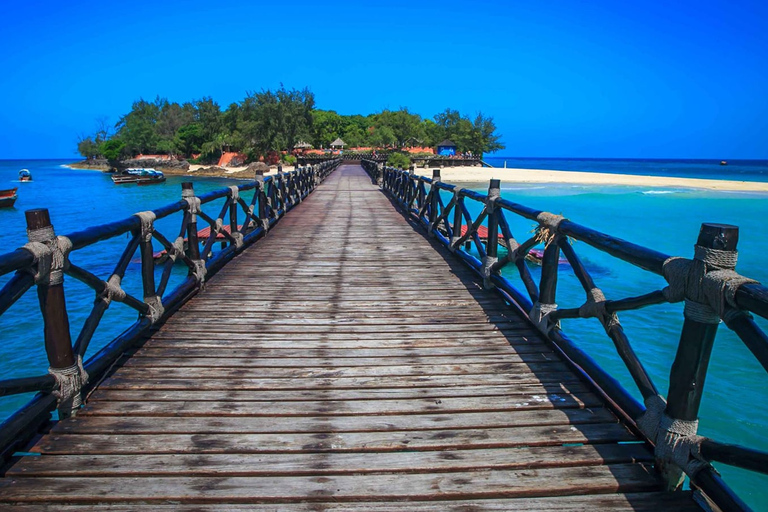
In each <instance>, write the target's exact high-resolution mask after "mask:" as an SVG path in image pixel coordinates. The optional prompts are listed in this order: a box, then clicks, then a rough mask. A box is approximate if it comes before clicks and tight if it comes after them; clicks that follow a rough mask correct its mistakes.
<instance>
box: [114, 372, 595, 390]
mask: <svg viewBox="0 0 768 512" xmlns="http://www.w3.org/2000/svg"><path fill="white" fill-rule="evenodd" d="M574 382H580V380H579V378H578V377H577V376H576V375H574V374H573V372H570V371H566V372H548V373H537V374H534V373H504V374H502V373H488V374H473V375H406V376H403V375H400V376H383V377H351V378H344V377H334V378H329V377H325V378H318V377H308V378H273V379H264V378H262V379H258V378H254V379H245V378H210V379H203V378H194V377H187V378H183V377H180V378H175V379H174V378H165V377H156V378H152V379H149V378H147V377H146V376H144V375H142V373H141V372H139V371H137V372H135V373H134V374H133V375H132V376H126V374H125V373H123V372H120V373H118V374H116V375H115V376H114V377H111V378H109V379H107V380H105V381H104V382H103V383H102V384H101V385H100V387H102V388H105V389H157V390H163V389H165V390H173V389H181V390H183V389H197V390H209V389H210V390H226V389H232V390H253V391H258V390H270V389H272V390H277V389H361V388H410V387H454V386H472V385H487V386H503V385H511V384H513V383H518V384H554V383H567V384H570V383H574Z"/></svg>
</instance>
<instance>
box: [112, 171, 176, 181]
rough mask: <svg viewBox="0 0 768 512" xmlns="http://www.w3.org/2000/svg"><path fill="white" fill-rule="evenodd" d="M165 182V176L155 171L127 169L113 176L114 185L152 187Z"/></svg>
mask: <svg viewBox="0 0 768 512" xmlns="http://www.w3.org/2000/svg"><path fill="white" fill-rule="evenodd" d="M164 181H165V174H163V172H162V171H157V170H155V169H144V168H135V169H126V170H125V171H123V172H119V173H114V174H113V175H112V183H114V184H115V185H124V184H126V183H136V184H137V185H152V184H155V183H162V182H164Z"/></svg>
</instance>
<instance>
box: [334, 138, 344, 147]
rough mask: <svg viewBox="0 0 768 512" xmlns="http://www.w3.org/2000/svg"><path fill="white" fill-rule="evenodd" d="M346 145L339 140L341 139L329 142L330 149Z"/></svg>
mask: <svg viewBox="0 0 768 512" xmlns="http://www.w3.org/2000/svg"><path fill="white" fill-rule="evenodd" d="M346 145H347V143H346V142H344V141H343V140H341V137H339V138H338V139H336V140H335V141H333V142H331V147H332V148H343V147H344V146H346Z"/></svg>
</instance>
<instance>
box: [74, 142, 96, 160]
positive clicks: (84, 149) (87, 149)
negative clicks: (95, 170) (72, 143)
mask: <svg viewBox="0 0 768 512" xmlns="http://www.w3.org/2000/svg"><path fill="white" fill-rule="evenodd" d="M77 151H78V152H79V153H80V154H81V155H82V156H83V158H87V159H91V158H96V157H98V156H99V155H101V153H100V152H99V144H98V143H97V142H96V141H94V140H93V137H90V136H89V137H80V140H79V141H78V143H77Z"/></svg>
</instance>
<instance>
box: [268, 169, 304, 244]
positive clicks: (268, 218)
mask: <svg viewBox="0 0 768 512" xmlns="http://www.w3.org/2000/svg"><path fill="white" fill-rule="evenodd" d="M315 176H317V175H315ZM256 181H257V182H258V189H259V221H260V222H261V227H262V228H264V232H265V233H266V232H267V231H269V205H268V204H267V201H268V198H267V184H266V183H265V182H264V171H256Z"/></svg>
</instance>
